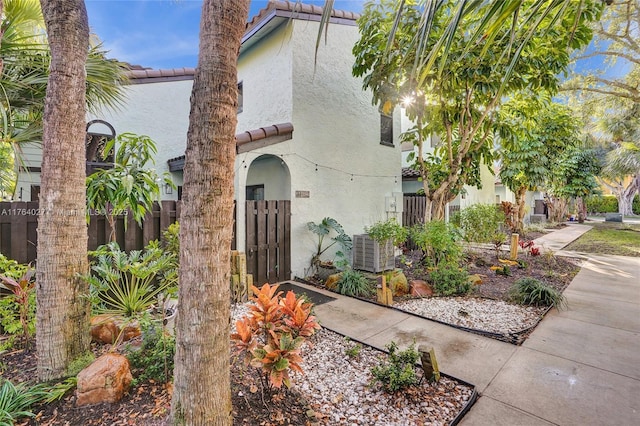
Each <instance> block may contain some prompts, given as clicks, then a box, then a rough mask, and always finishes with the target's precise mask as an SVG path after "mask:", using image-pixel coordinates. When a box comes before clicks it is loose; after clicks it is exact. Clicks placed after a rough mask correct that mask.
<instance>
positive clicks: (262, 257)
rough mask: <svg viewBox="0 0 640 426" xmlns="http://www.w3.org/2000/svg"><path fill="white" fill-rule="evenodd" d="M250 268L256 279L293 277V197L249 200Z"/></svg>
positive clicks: (269, 280)
mask: <svg viewBox="0 0 640 426" xmlns="http://www.w3.org/2000/svg"><path fill="white" fill-rule="evenodd" d="M246 203H247V204H246V221H247V222H246V225H247V227H246V230H247V244H246V253H247V272H248V273H249V274H251V275H253V283H254V285H256V286H261V285H262V284H264V283H270V284H272V283H276V282H279V281H285V280H288V279H290V278H291V201H289V200H278V201H275V200H270V201H262V200H261V201H247V202H246Z"/></svg>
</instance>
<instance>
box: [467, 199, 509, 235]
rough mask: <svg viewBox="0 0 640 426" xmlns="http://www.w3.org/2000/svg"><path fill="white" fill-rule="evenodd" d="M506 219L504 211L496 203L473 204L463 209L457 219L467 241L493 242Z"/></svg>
mask: <svg viewBox="0 0 640 426" xmlns="http://www.w3.org/2000/svg"><path fill="white" fill-rule="evenodd" d="M504 219H505V218H504V213H503V212H502V210H501V209H500V207H498V206H497V205H496V204H473V205H471V206H469V207H467V208H465V209H463V210H461V211H460V216H459V219H457V220H459V223H460V225H459V226H460V229H462V234H463V235H464V239H465V241H469V242H476V243H491V242H493V239H494V236H495V235H496V234H498V233H499V232H500V227H501V226H502V225H503V224H504Z"/></svg>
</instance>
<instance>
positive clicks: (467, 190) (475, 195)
mask: <svg viewBox="0 0 640 426" xmlns="http://www.w3.org/2000/svg"><path fill="white" fill-rule="evenodd" d="M401 122H402V129H401V132H404V131H406V130H409V128H410V127H412V126H413V124H412V123H411V121H410V120H409V119H408V118H407V117H406V116H404V115H403V117H402V120H401ZM437 143H438V141H436V140H433V142H432V139H431V138H430V139H429V140H427V141H425V142H424V150H425V152H430V151H432V150H433V148H435V146H436V144H437ZM414 151H415V152H416V154H417V149H416V148H415V147H414V146H413V144H411V143H407V142H405V143H403V144H402V192H403V193H404V194H416V193H418V192H420V193H424V192H423V185H422V181H421V180H419V178H420V173H418V171H417V170H413V169H411V168H410V167H409V166H410V164H409V162H408V161H407V157H408V156H409V154H410V153H411V152H414ZM480 178H481V181H482V187H481V188H476V187H474V186H469V185H465V186H464V194H461V195H458V196H457V197H456V198H455V199H454V200H453V201H452V202H451V203H449V207H450V208H449V210H450V211H456V210H460V209H461V208H462V209H463V208H465V207H468V206H470V205H472V204H478V203H483V204H488V203H494V202H496V200H497V197H496V192H495V186H494V180H495V179H494V175H493V173H491V170H490V169H489V167H487V166H485V165H482V168H481V171H480Z"/></svg>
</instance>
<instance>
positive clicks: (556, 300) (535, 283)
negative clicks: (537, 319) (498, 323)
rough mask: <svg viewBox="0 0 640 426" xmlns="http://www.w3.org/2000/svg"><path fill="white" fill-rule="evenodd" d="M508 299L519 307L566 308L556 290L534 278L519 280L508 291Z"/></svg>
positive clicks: (563, 300)
mask: <svg viewBox="0 0 640 426" xmlns="http://www.w3.org/2000/svg"><path fill="white" fill-rule="evenodd" d="M509 298H510V300H512V301H514V302H515V303H519V304H521V305H533V306H553V307H554V308H557V309H563V308H565V307H566V304H567V301H566V299H565V297H564V296H563V295H562V293H560V292H559V291H558V290H557V289H555V288H554V287H552V286H550V285H549V284H547V283H544V282H542V281H540V280H537V279H535V278H531V277H527V278H520V279H519V280H517V281H516V282H515V283H514V284H513V286H512V287H511V288H510V289H509Z"/></svg>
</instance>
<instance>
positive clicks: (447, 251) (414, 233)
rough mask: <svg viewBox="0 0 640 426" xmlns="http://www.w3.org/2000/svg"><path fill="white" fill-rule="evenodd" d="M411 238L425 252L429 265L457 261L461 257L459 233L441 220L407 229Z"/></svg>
mask: <svg viewBox="0 0 640 426" xmlns="http://www.w3.org/2000/svg"><path fill="white" fill-rule="evenodd" d="M409 233H410V235H411V239H412V240H413V242H414V243H415V244H416V246H417V247H418V248H419V249H420V250H422V252H423V253H424V254H425V256H426V257H425V261H426V262H427V264H428V265H430V266H438V265H439V264H440V263H442V262H444V263H458V262H459V261H460V259H461V258H462V247H461V246H460V244H459V243H458V240H459V234H458V233H457V232H456V230H455V228H454V227H453V226H451V225H449V224H447V223H445V222H444V221H442V220H433V221H431V222H427V223H425V224H424V225H415V226H414V227H412V228H411V229H410V230H409Z"/></svg>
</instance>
